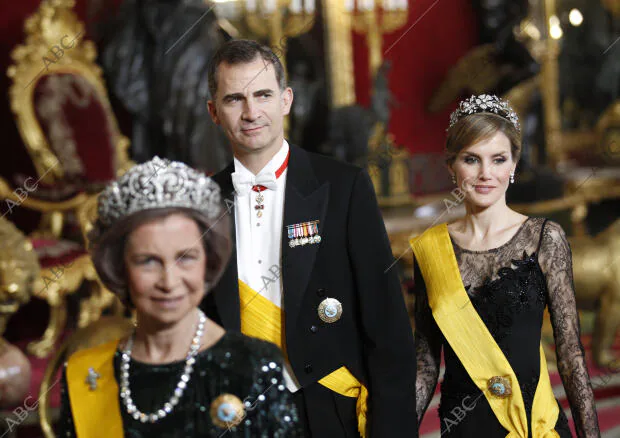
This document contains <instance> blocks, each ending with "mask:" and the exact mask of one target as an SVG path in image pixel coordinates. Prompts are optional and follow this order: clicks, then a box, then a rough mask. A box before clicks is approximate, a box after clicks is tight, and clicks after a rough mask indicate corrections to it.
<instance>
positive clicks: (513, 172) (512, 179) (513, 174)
mask: <svg viewBox="0 0 620 438" xmlns="http://www.w3.org/2000/svg"><path fill="white" fill-rule="evenodd" d="M510 182H511V183H512V184H514V182H515V171H514V170H513V171H512V172H510Z"/></svg>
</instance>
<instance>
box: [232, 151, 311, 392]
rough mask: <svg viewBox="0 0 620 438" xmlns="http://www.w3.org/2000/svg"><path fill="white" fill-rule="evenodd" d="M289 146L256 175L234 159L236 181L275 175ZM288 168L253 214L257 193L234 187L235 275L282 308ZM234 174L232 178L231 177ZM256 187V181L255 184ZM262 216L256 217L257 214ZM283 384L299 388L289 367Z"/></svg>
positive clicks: (293, 390) (265, 194) (267, 190)
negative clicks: (260, 213) (283, 240)
mask: <svg viewBox="0 0 620 438" xmlns="http://www.w3.org/2000/svg"><path fill="white" fill-rule="evenodd" d="M288 152H289V145H288V143H287V142H286V140H284V143H283V144H282V147H281V148H280V150H279V151H278V152H277V153H276V154H275V155H274V157H273V158H272V159H271V161H269V163H267V165H266V166H265V167H264V168H263V169H262V170H261V171H260V172H259V173H258V174H257V175H254V174H253V173H252V172H250V171H249V170H248V169H247V168H246V167H245V166H244V165H243V164H241V162H240V161H239V160H237V159H236V158H235V159H234V165H235V172H234V173H233V181H235V180H236V179H239V180H241V179H243V180H248V179H251V180H252V181H255V180H260V179H261V177H263V176H265V175H266V174H269V173H275V172H276V171H277V170H278V169H279V168H280V166H282V164H283V163H284V160H285V159H286V156H287V155H288ZM287 173H288V167H287V169H286V170H284V172H283V173H282V174H281V175H280V177H279V178H277V179H276V183H275V188H274V189H270V188H268V189H266V190H264V191H262V192H260V193H261V194H262V195H263V197H264V200H263V202H262V204H263V205H264V208H263V209H262V210H256V209H255V208H254V207H255V206H256V205H257V202H256V197H257V195H258V192H254V191H252V190H249V191H248V190H237V187H235V189H236V190H235V191H236V196H235V229H236V233H237V271H238V274H239V279H240V280H241V281H243V282H244V283H245V284H247V285H248V286H250V287H251V288H252V289H253V290H255V291H256V292H258V293H259V294H261V295H262V296H264V297H265V298H267V299H268V300H269V301H271V302H272V303H274V304H275V305H276V306H278V307H280V308H283V306H284V302H283V299H282V291H283V289H282V273H281V272H282V263H281V260H282V221H283V219H284V191H285V187H286V175H287ZM235 174H236V175H235ZM257 182H258V183H259V184H260V181H257ZM258 211H261V212H262V216H261V217H258V215H257V212H258ZM284 368H285V369H284V380H285V382H286V387H287V388H288V389H289V391H291V392H295V391H297V390H298V389H299V388H300V387H299V384H298V382H297V381H296V379H295V377H294V375H293V372H292V370H291V367H290V364H288V363H286V364H285V367H284Z"/></svg>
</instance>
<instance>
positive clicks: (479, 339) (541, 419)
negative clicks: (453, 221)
mask: <svg viewBox="0 0 620 438" xmlns="http://www.w3.org/2000/svg"><path fill="white" fill-rule="evenodd" d="M410 244H411V248H412V249H413V251H414V254H415V257H416V260H417V262H418V265H419V266H420V271H421V272H422V276H423V277H424V283H425V285H426V290H427V294H428V300H429V304H430V307H431V309H432V312H433V317H434V319H435V321H436V322H437V325H438V326H439V328H440V330H441V332H442V333H443V335H444V336H445V338H446V340H447V341H448V343H449V344H450V346H451V347H452V349H453V350H454V352H455V353H456V355H457V356H458V358H459V360H460V361H461V363H462V364H463V366H464V368H465V369H466V370H467V373H468V374H469V376H470V377H471V378H472V380H473V381H474V383H475V384H476V386H477V387H478V388H480V390H481V391H482V392H483V394H484V395H485V397H486V399H487V401H488V402H489V405H490V406H491V409H492V410H493V412H494V413H495V416H496V417H497V419H498V421H499V422H500V423H501V425H502V426H503V427H504V428H505V429H506V430H508V435H506V438H527V437H528V424H527V415H526V412H525V405H524V404H523V396H522V394H521V389H520V387H519V382H518V381H517V377H516V375H515V373H514V371H513V369H512V367H511V366H510V363H509V362H508V360H507V359H506V357H505V356H504V354H503V352H502V350H501V349H500V348H499V346H498V345H497V343H496V342H495V340H494V339H493V336H492V335H491V333H490V332H489V330H488V329H487V327H486V325H485V324H484V322H483V321H482V319H481V318H480V316H479V315H478V313H477V312H476V310H475V309H474V307H473V305H472V304H471V301H470V300H469V296H468V295H467V292H466V291H465V288H464V286H463V282H462V280H461V274H460V271H459V267H458V263H457V261H456V256H455V254H454V250H453V248H452V242H451V241H450V236H449V234H448V227H447V225H446V224H441V225H437V226H435V227H433V228H431V229H429V230H426V231H425V232H424V233H423V234H422V235H421V236H418V237H415V238H413V239H411V241H410ZM496 379H499V380H500V381H506V379H507V380H508V381H509V382H510V385H511V387H512V394H511V395H509V396H504V397H502V396H498V395H495V394H494V393H493V392H492V391H490V389H489V386H490V385H492V382H493V381H497V380H496ZM558 414H559V408H558V405H557V402H556V400H555V397H554V395H553V391H552V388H551V381H550V379H549V374H548V371H547V361H546V359H545V354H544V352H543V349H542V345H541V347H540V378H539V379H538V386H537V387H536V393H535V396H534V403H533V407H532V437H533V438H559V435H558V433H557V432H556V431H555V430H554V427H555V423H556V421H557V418H558Z"/></svg>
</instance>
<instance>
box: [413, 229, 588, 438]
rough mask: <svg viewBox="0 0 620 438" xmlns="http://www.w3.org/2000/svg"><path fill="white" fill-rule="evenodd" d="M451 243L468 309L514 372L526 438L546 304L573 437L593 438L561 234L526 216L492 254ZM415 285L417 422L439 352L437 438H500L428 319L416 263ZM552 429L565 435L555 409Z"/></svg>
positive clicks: (567, 431)
mask: <svg viewBox="0 0 620 438" xmlns="http://www.w3.org/2000/svg"><path fill="white" fill-rule="evenodd" d="M452 245H453V248H454V252H455V254H456V259H457V262H458V265H459V270H460V272H461V277H462V279H463V284H464V285H465V289H466V290H467V293H468V295H469V297H470V298H471V301H472V304H473V306H474V308H475V309H476V311H477V312H478V314H479V315H480V317H481V319H482V320H483V321H484V323H485V324H486V326H487V328H488V329H489V331H490V333H491V334H492V335H493V338H494V339H495V341H496V342H497V344H498V346H499V347H500V348H501V350H502V352H503V353H504V355H505V356H506V358H507V359H508V361H509V362H510V365H511V366H512V369H513V370H514V371H515V374H516V376H517V379H518V381H519V385H520V388H521V391H522V393H523V398H524V403H525V408H526V411H527V416H528V423H529V424H530V427H529V428H528V429H529V431H530V432H529V433H530V436H531V409H532V402H533V400H534V393H535V391H536V385H537V383H538V377H539V374H540V340H541V328H542V322H543V313H544V310H545V306H548V308H549V312H550V316H551V322H552V325H553V334H554V337H555V344H556V355H557V363H558V370H559V373H560V375H561V377H562V382H563V384H564V388H565V390H566V394H567V397H568V401H569V402H570V407H571V411H572V416H573V419H574V422H575V427H576V430H577V434H578V436H579V437H580V438H582V437H588V438H591V437H600V432H599V428H598V421H597V415H596V410H595V404H594V396H593V393H592V387H591V384H590V378H589V375H588V371H587V368H586V363H585V358H584V351H583V346H582V345H581V341H580V338H579V333H580V331H579V319H578V314H577V310H576V305H575V293H574V289H573V279H572V261H571V251H570V247H569V245H568V242H567V240H566V237H565V234H564V231H563V230H562V228H561V227H560V226H559V225H558V224H556V223H555V222H551V221H546V220H545V219H543V218H529V219H528V220H526V222H525V223H524V224H523V225H522V226H521V228H520V229H519V230H518V231H517V233H516V234H515V235H514V237H512V239H510V241H508V242H507V243H505V244H504V245H502V246H501V247H499V248H495V249H491V250H488V251H469V250H466V249H463V248H461V247H459V246H458V245H457V244H456V243H455V242H454V240H453V241H452ZM414 281H415V289H416V304H415V326H416V336H415V339H416V348H417V366H418V374H417V379H416V395H417V414H418V420H419V422H420V423H421V422H422V417H423V415H424V412H426V409H427V408H428V405H429V403H430V401H431V399H432V397H433V393H434V390H435V386H436V385H437V380H438V377H439V366H440V358H441V350H442V348H443V352H444V361H445V367H446V368H445V375H444V380H443V382H442V385H441V403H440V407H439V416H440V421H441V435H442V437H466V438H473V437H482V436H484V437H485V438H486V437H489V438H495V437H498V438H499V437H501V438H504V437H505V436H506V434H507V431H506V430H505V429H504V428H503V427H502V425H501V424H500V423H499V421H498V420H497V418H496V417H495V415H494V414H493V411H492V410H491V407H490V406H489V404H488V402H487V400H486V398H485V397H484V395H483V394H482V392H481V391H480V390H479V389H478V387H477V386H476V385H475V384H474V382H473V381H472V380H471V378H470V377H469V375H468V374H467V372H466V370H465V368H464V367H463V365H462V364H461V362H460V361H459V359H458V357H457V356H456V354H455V353H454V351H453V350H452V348H451V347H450V345H449V344H448V342H447V341H446V339H445V338H444V337H443V335H442V333H441V332H440V330H439V327H438V326H437V324H436V322H435V320H434V319H433V316H432V313H431V309H430V307H429V304H428V297H427V295H426V291H425V287H424V280H423V278H422V274H421V272H420V270H419V267H418V265H417V263H416V264H415V267H414ZM547 359H549V358H547ZM555 430H556V432H558V434H559V435H560V437H562V438H569V437H571V436H572V435H571V432H570V429H569V427H568V421H567V419H566V415H564V413H563V411H562V408H560V415H559V417H558V421H557V423H556V426H555Z"/></svg>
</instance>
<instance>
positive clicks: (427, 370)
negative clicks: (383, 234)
mask: <svg viewBox="0 0 620 438" xmlns="http://www.w3.org/2000/svg"><path fill="white" fill-rule="evenodd" d="M413 280H414V283H415V284H414V293H415V305H414V319H415V345H416V359H417V369H418V372H417V376H416V381H415V392H416V412H417V415H418V424H421V423H422V418H423V417H424V413H425V412H426V409H427V408H428V405H429V404H430V402H431V399H432V398H433V394H434V392H435V387H436V386H437V380H438V378H439V365H440V361H441V332H440V331H439V327H437V324H436V323H435V320H434V319H433V314H432V312H431V308H430V306H429V304H428V297H427V295H426V287H425V285H424V279H423V278H422V273H421V272H420V268H419V267H418V264H417V262H415V261H414V267H413Z"/></svg>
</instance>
